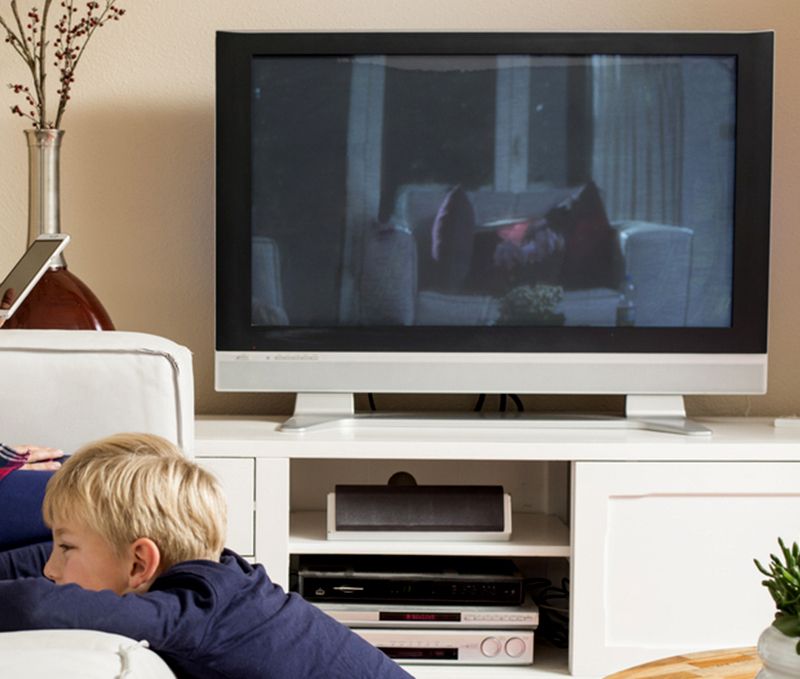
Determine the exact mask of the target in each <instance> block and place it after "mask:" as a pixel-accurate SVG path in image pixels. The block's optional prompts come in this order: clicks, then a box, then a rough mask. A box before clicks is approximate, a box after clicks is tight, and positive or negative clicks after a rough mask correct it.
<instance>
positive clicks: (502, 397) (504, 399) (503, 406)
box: [497, 394, 508, 413]
mask: <svg viewBox="0 0 800 679" xmlns="http://www.w3.org/2000/svg"><path fill="white" fill-rule="evenodd" d="M507 407H508V397H507V396H506V395H505V394H500V403H499V404H498V406H497V410H498V411H499V412H501V413H504V412H505V411H506V408H507Z"/></svg>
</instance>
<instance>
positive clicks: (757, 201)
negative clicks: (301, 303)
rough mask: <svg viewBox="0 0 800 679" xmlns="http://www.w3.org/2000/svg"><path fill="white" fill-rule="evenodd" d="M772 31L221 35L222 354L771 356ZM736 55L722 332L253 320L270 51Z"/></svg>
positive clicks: (219, 257) (218, 57)
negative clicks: (257, 166) (255, 140)
mask: <svg viewBox="0 0 800 679" xmlns="http://www.w3.org/2000/svg"><path fill="white" fill-rule="evenodd" d="M773 52H774V36H773V34H772V32H754V33H666V32H652V33H611V32H609V33H271V32H218V33H217V37H216V150H217V155H216V197H217V203H216V349H217V350H218V351H267V352H270V351H276V352H434V353H435V352H446V353H453V352H456V353H468V352H524V353H528V352H587V353H597V352H599V353H608V352H614V353H626V352H635V353H699V354H708V353H715V354H765V353H766V352H767V310H768V292H769V243H770V216H771V169H772V167H771V166H772V96H773ZM359 54H408V55H414V54H532V55H548V54H550V55H556V54H557V55H591V54H626V55H637V54H638V55H730V56H735V57H736V61H737V101H736V121H737V124H736V165H735V167H736V174H735V194H734V196H735V198H734V262H733V299H732V314H731V316H732V323H731V326H730V327H725V328H693V327H680V328H651V327H632V328H617V327H574V326H573V327H500V326H492V327H483V326H472V327H470V328H469V329H468V331H467V330H466V329H465V328H464V327H463V326H370V327H366V326H346V327H341V326H340V327H325V328H321V327H313V328H312V327H292V326H286V327H278V326H274V327H267V328H264V327H256V326H252V325H251V322H250V314H251V306H250V300H251V288H250V286H251V273H250V269H251V266H250V261H251V259H250V257H251V250H250V247H251V245H250V243H251V241H250V238H251V229H250V219H251V209H250V208H251V202H250V186H251V156H250V105H251V97H250V77H251V76H250V73H251V72H250V69H251V64H252V60H253V59H254V58H257V57H262V56H270V55H291V56H297V55H359Z"/></svg>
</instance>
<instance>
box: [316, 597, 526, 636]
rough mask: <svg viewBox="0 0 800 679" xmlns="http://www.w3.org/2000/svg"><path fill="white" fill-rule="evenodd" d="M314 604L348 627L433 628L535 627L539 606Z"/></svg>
mask: <svg viewBox="0 0 800 679" xmlns="http://www.w3.org/2000/svg"><path fill="white" fill-rule="evenodd" d="M316 606H317V607H318V608H319V609H321V610H323V611H325V613H327V614H328V615H330V616H331V617H332V618H334V619H335V620H338V621H339V622H341V623H342V624H343V625H347V626H348V627H396V628H406V627H415V628H435V629H481V628H482V629H528V630H532V629H536V628H537V627H538V625H539V608H538V607H537V606H536V604H535V603H533V601H531V600H530V599H528V600H526V602H525V603H524V604H523V605H521V606H441V605H440V606H408V605H392V604H355V603H328V602H323V603H318V604H316Z"/></svg>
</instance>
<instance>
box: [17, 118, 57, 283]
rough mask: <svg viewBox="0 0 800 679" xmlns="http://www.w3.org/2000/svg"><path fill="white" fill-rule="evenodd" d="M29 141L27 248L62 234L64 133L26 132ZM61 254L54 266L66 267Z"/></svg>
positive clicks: (49, 131) (54, 131) (53, 261)
mask: <svg viewBox="0 0 800 679" xmlns="http://www.w3.org/2000/svg"><path fill="white" fill-rule="evenodd" d="M25 137H26V138H27V140H28V245H30V244H31V243H32V242H33V241H34V240H35V239H36V238H37V236H39V235H41V234H49V233H61V204H60V200H61V189H60V182H59V176H60V167H59V162H60V157H61V139H62V138H63V137H64V130H25ZM66 265H67V264H66V261H65V260H64V257H63V256H62V255H60V254H59V255H57V256H56V257H54V258H53V260H52V262H51V266H52V267H54V268H58V267H65V266H66Z"/></svg>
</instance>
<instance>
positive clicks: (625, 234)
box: [613, 221, 694, 326]
mask: <svg viewBox="0 0 800 679" xmlns="http://www.w3.org/2000/svg"><path fill="white" fill-rule="evenodd" d="M613 226H614V228H615V229H616V230H617V232H618V234H619V243H620V249H621V251H622V257H623V260H624V262H625V273H626V274H627V275H629V276H630V277H631V279H632V280H633V284H634V286H635V300H634V301H635V303H636V325H643V326H683V325H685V324H686V313H687V309H688V305H689V277H690V275H691V270H692V238H693V235H694V232H693V231H692V229H689V228H686V227H683V226H670V225H666V224H657V223H654V222H644V221H624V222H619V223H616V224H614V225H613Z"/></svg>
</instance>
